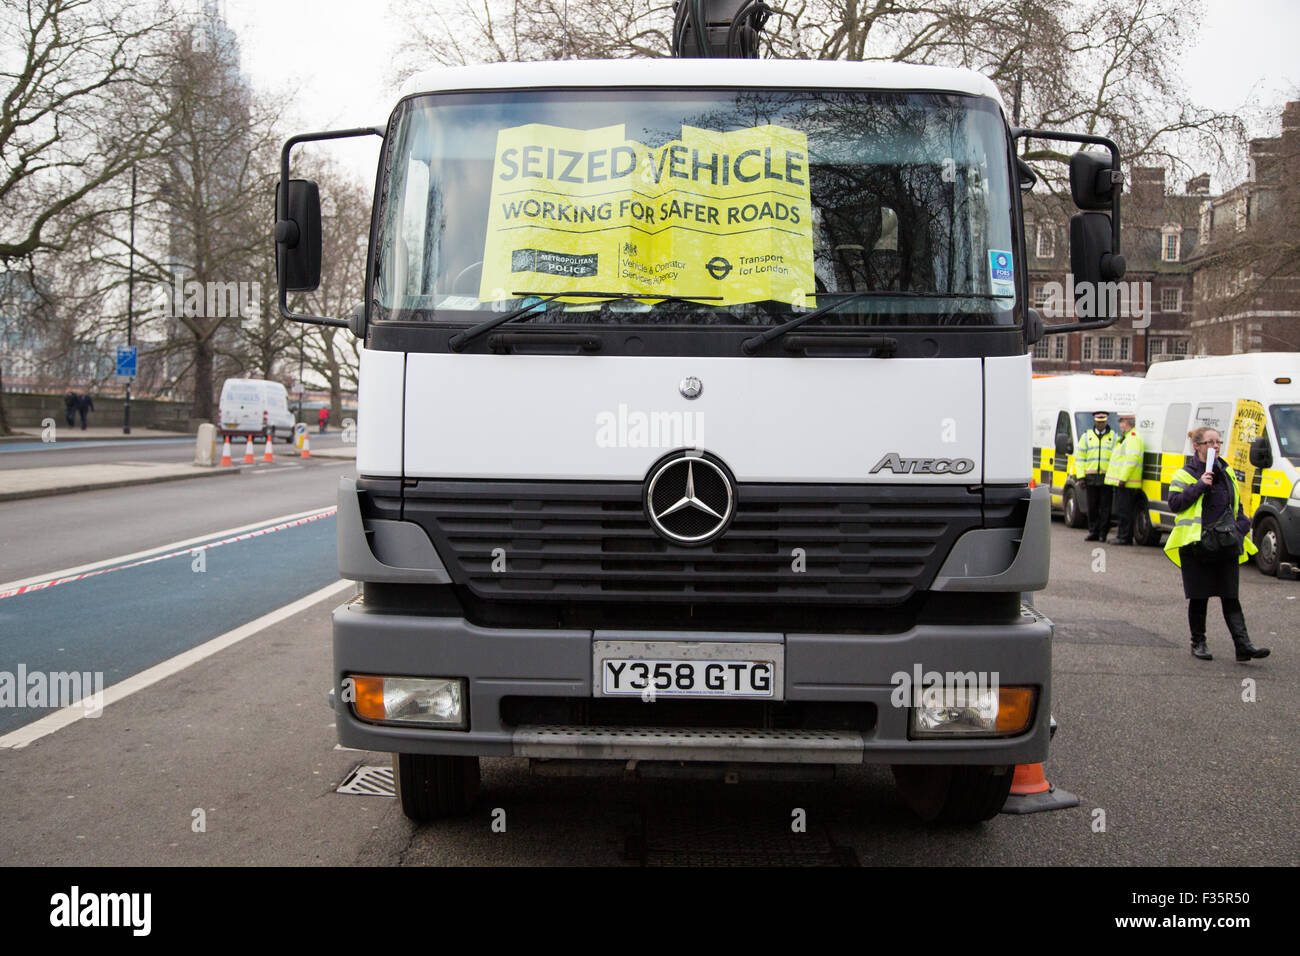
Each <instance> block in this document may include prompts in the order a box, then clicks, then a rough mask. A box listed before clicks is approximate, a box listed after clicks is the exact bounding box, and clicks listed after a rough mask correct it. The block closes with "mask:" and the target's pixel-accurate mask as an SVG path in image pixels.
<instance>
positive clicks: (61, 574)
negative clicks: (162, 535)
mask: <svg viewBox="0 0 1300 956" xmlns="http://www.w3.org/2000/svg"><path fill="white" fill-rule="evenodd" d="M334 508H335V505H328V506H326V507H324V508H312V509H311V510H310V511H299V512H297V513H296V514H291V515H280V516H279V517H278V518H265V519H263V520H262V521H254V522H253V523H252V524H245V525H240V526H239V527H238V528H227V529H226V530H225V531H213V532H211V533H210V534H204V535H199V536H198V537H197V538H186V539H185V540H184V541H173V542H172V543H171V544H164V545H159V546H158V547H156V548H146V549H145V550H144V551H136V552H134V553H132V554H120V555H118V556H117V557H115V558H105V559H104V560H102V561H93V562H91V563H90V564H83V565H81V566H79V567H75V568H64V569H63V570H62V571H47V572H45V573H44V574H34V575H32V576H31V577H30V578H22V579H21V580H18V581H7V582H6V583H4V584H0V592H2V591H12V590H14V589H15V588H21V587H24V586H26V585H28V584H37V583H39V582H41V581H50V580H53V579H54V578H66V577H70V576H71V575H74V574H80V573H81V572H83V571H93V570H95V569H96V568H104V567H108V565H110V564H117V563H118V562H126V561H134V560H135V559H136V558H148V557H152V556H153V555H155V554H163V553H165V552H167V551H174V550H178V549H180V548H184V547H186V546H188V545H191V544H198V543H199V542H201V541H211V540H213V539H214V538H225V537H229V536H230V535H232V534H240V533H241V532H244V531H252V530H253V529H254V528H262V527H266V526H267V525H274V524H281V523H283V522H285V521H294V520H296V519H298V518H306V517H307V516H308V515H318V514H321V513H322V512H325V511H332V510H334Z"/></svg>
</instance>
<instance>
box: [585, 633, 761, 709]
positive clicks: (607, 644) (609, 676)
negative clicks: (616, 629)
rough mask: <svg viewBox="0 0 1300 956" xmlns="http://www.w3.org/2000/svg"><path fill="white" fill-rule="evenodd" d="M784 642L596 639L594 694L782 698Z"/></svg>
mask: <svg viewBox="0 0 1300 956" xmlns="http://www.w3.org/2000/svg"><path fill="white" fill-rule="evenodd" d="M784 663H785V645H783V644H776V643H772V644H766V643H763V644H758V643H751V644H736V643H730V642H722V641H707V642H706V641H596V642H595V644H594V654H593V665H594V666H593V668H592V671H593V675H592V676H593V686H592V693H593V695H594V696H596V697H642V698H645V699H651V698H652V697H653V698H659V697H728V698H748V699H757V700H783V699H784V693H783V690H784V686H785V685H784V680H785V675H784V673H783V672H784Z"/></svg>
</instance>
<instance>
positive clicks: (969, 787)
mask: <svg viewBox="0 0 1300 956" xmlns="http://www.w3.org/2000/svg"><path fill="white" fill-rule="evenodd" d="M1012 769H1013V768H1011V767H967V766H917V765H914V764H895V765H894V767H893V771H894V785H895V786H896V787H897V789H898V795H899V796H900V797H902V798H903V802H904V803H906V804H907V805H908V807H909V808H911V810H912V811H913V812H914V813H915V814H916V815H917V816H919V817H920V818H921V819H922V820H925V821H926V822H927V823H979V822H981V821H983V820H988V819H990V818H992V817H995V816H997V814H998V812H999V811H1000V810H1001V809H1002V805H1003V804H1004V803H1006V801H1007V794H1008V793H1009V792H1010V791H1011V778H1012V777H1013V774H1012V772H1011V771H1012Z"/></svg>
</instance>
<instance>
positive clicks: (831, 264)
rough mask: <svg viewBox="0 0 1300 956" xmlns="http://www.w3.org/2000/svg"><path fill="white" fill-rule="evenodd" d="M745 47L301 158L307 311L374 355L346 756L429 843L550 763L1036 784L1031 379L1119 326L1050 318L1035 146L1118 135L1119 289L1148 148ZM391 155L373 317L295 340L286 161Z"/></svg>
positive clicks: (1110, 259) (458, 112) (1041, 517)
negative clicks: (1085, 338)
mask: <svg viewBox="0 0 1300 956" xmlns="http://www.w3.org/2000/svg"><path fill="white" fill-rule="evenodd" d="M698 6H699V5H698V4H696V5H692V4H686V3H683V4H680V5H678V8H677V10H678V13H679V15H684V13H685V14H689V11H690V9H691V8H692V7H697V8H698ZM738 6H739V4H738ZM744 9H746V10H751V11H752V10H756V9H762V7H761V5H753V4H747V5H746V6H745V8H744ZM740 15H741V14H739V13H738V14H737V16H738V17H739V16H740ZM688 26H689V25H684V26H682V27H681V28H680V29H678V30H675V31H674V39H675V43H676V41H678V40H681V38H683V37H687V36H690V35H691V34H690V30H689V28H688ZM741 26H742V24H741V20H739V19H738V20H737V21H735V23H733V24H732V27H731V28H728V27H727V26H726V24H723V26H722V27H721V28H719V29H718V30H715V29H714V26H713V25H712V24H710V26H709V30H710V31H711V34H716V37H717V38H720V42H724V43H725V45H726V46H730V45H732V41H733V40H734V39H735V37H736V36H737V32H738V31H739V33H740V35H742V36H744V35H749V34H748V32H747V31H749V27H748V26H746V27H744V28H743V29H742V28H741ZM732 56H735V57H737V58H732ZM732 56H729V55H728V51H727V49H723V50H722V51H721V52H718V53H717V54H716V58H693V57H691V58H681V59H673V60H666V61H665V60H659V59H644V60H620V61H614V62H601V61H577V60H570V61H564V62H556V63H543V62H530V63H500V64H490V65H483V66H474V67H463V68H454V69H439V70H432V71H428V72H424V73H420V74H418V75H416V76H415V77H413V78H412V79H410V80H409V81H408V83H407V84H406V87H405V89H404V91H403V93H402V96H401V98H400V101H399V102H398V103H397V105H396V108H395V109H394V111H393V113H392V115H391V117H390V118H389V120H388V122H387V124H386V125H385V126H379V127H367V128H358V129H354V130H340V131H327V132H321V133H313V134H303V135H300V136H296V137H293V138H292V139H290V140H289V141H288V142H287V143H286V145H285V148H284V151H283V153H282V158H281V182H282V184H287V187H288V188H282V189H281V192H280V193H279V196H278V201H277V215H276V226H275V230H276V233H275V234H276V240H277V266H278V275H279V281H280V286H279V303H280V309H281V313H282V314H283V315H284V316H285V317H286V318H288V319H290V320H295V321H307V322H316V323H322V322H323V323H326V324H335V325H342V324H346V325H347V327H349V328H350V329H351V330H352V331H353V333H354V334H356V335H357V336H358V337H359V338H361V339H362V341H363V344H364V348H362V349H361V372H360V394H359V401H358V406H359V410H360V416H361V417H360V421H359V423H358V426H359V435H358V447H357V468H356V470H357V476H358V477H356V478H350V479H344V480H343V481H342V482H341V487H340V491H339V511H338V536H339V537H338V552H339V567H340V572H341V574H342V575H343V576H344V577H347V578H351V579H353V580H356V581H359V582H361V586H362V594H361V595H360V597H359V598H354V599H352V600H349V601H348V602H347V603H346V604H344V605H343V606H341V607H340V608H338V609H337V610H336V611H335V614H334V640H333V649H334V677H335V680H334V687H333V692H332V698H333V706H334V709H335V717H336V725H337V728H338V735H339V741H340V743H342V744H343V745H344V746H348V747H355V748H359V749H364V750H372V751H388V752H391V753H393V754H394V766H395V771H396V774H395V779H396V785H397V791H398V794H399V796H400V798H401V803H402V809H403V812H405V813H406V814H407V816H409V817H411V818H412V819H417V820H424V819H432V818H436V817H441V816H445V815H448V814H452V813H461V812H465V810H466V809H467V808H468V806H469V805H470V802H471V801H472V799H473V795H474V793H475V790H476V788H477V785H478V781H479V761H480V758H483V757H524V758H528V759H529V760H530V762H531V766H532V768H533V770H534V771H535V772H537V773H539V774H547V773H551V774H564V773H569V774H572V773H583V774H588V773H595V772H604V773H611V774H617V775H638V774H645V775H647V776H648V775H665V774H682V775H687V776H712V777H714V778H716V779H719V780H723V779H725V780H735V779H737V778H743V777H746V776H748V775H749V774H751V772H752V774H753V775H754V776H755V777H756V778H764V777H766V778H767V779H771V778H772V777H773V776H776V775H780V776H784V777H787V778H788V777H789V776H790V775H800V774H809V773H820V772H822V771H825V770H828V769H831V768H834V767H838V766H844V765H861V764H863V763H875V764H883V765H889V766H891V767H892V768H893V773H894V776H895V780H896V782H897V784H898V789H899V792H900V794H901V795H902V796H903V799H904V800H905V801H906V802H907V803H908V804H909V805H910V806H911V807H913V808H914V809H915V810H916V811H917V813H918V814H919V815H921V816H922V817H923V818H925V819H929V820H948V821H966V822H971V821H975V820H982V819H987V818H988V817H990V816H992V815H993V814H996V813H997V812H998V811H999V809H1000V808H1001V807H1002V806H1003V803H1004V801H1005V800H1006V799H1007V795H1008V793H1009V790H1010V787H1011V778H1012V771H1013V768H1014V767H1015V766H1016V765H1020V764H1033V763H1038V762H1041V761H1042V760H1043V759H1044V757H1045V756H1046V753H1047V747H1048V740H1049V737H1050V730H1051V723H1052V722H1051V716H1050V706H1051V647H1052V625H1051V622H1050V621H1049V620H1048V619H1047V618H1045V617H1044V616H1043V615H1042V614H1040V613H1038V612H1037V611H1035V610H1034V609H1033V608H1032V607H1028V606H1026V605H1024V604H1023V603H1022V600H1021V598H1022V594H1023V593H1024V592H1027V591H1034V590H1040V589H1042V588H1043V587H1044V586H1045V585H1046V582H1047V574H1048V547H1049V539H1050V534H1049V529H1050V521H1051V518H1050V513H1049V511H1048V501H1047V498H1046V495H1047V489H1032V488H1031V487H1030V478H1031V477H1032V475H1031V468H1030V465H1031V461H1030V454H1029V445H1030V442H1029V435H1030V403H1029V394H1030V388H1029V385H1030V354H1029V353H1030V350H1031V348H1032V346H1033V343H1034V342H1036V341H1037V340H1038V339H1039V338H1041V337H1042V335H1044V334H1061V333H1062V332H1073V331H1079V330H1081V329H1083V328H1095V327H1102V326H1105V325H1109V324H1111V323H1112V322H1113V319H1104V318H1103V319H1099V320H1097V322H1096V323H1093V324H1090V323H1076V324H1073V325H1069V326H1056V327H1052V328H1051V329H1045V328H1044V324H1043V322H1042V319H1041V318H1040V317H1039V316H1038V314H1037V313H1036V312H1034V311H1033V310H1032V309H1030V308H1029V307H1028V305H1029V303H1028V302H1027V295H1026V292H1027V286H1026V282H1027V273H1026V260H1027V256H1026V252H1025V238H1024V229H1023V209H1022V205H1021V192H1022V190H1023V189H1027V188H1029V187H1030V186H1032V184H1033V182H1034V179H1035V175H1034V173H1033V172H1032V171H1031V170H1030V169H1029V168H1028V166H1026V165H1024V164H1023V163H1021V162H1018V161H1017V157H1016V151H1015V149H1014V143H1015V137H1017V136H1025V135H1033V136H1035V137H1038V136H1042V137H1046V138H1053V139H1058V140H1073V141H1075V142H1085V143H1090V144H1095V145H1099V146H1101V147H1102V148H1101V149H1091V150H1087V151H1082V150H1081V151H1080V152H1078V153H1076V154H1075V155H1074V158H1073V159H1072V160H1071V172H1072V175H1071V190H1072V196H1073V197H1074V201H1075V204H1076V205H1077V206H1078V207H1079V208H1080V209H1081V210H1087V211H1083V212H1080V213H1079V214H1078V215H1076V217H1075V221H1074V222H1073V223H1072V236H1073V237H1074V239H1073V242H1072V250H1071V251H1072V256H1073V259H1074V262H1075V265H1074V268H1073V271H1074V273H1075V274H1076V275H1079V274H1080V273H1081V272H1082V273H1083V274H1085V275H1091V276H1092V277H1093V278H1092V279H1091V280H1089V281H1102V279H1103V278H1105V279H1109V278H1118V275H1117V273H1118V274H1122V272H1123V262H1122V258H1121V257H1120V256H1119V246H1118V213H1119V201H1120V199H1119V197H1120V189H1119V188H1118V183H1119V182H1120V174H1119V168H1120V167H1119V163H1120V156H1119V151H1118V149H1117V148H1116V147H1115V145H1114V143H1112V142H1110V141H1109V140H1106V139H1104V138H1102V137H1097V136H1092V135H1090V134H1062V133H1041V132H1035V131H1025V130H1017V129H1013V128H1012V127H1011V124H1010V123H1009V122H1008V116H1007V113H1006V110H1005V108H1004V105H1003V103H1002V101H1001V97H1000V94H999V92H998V89H997V87H996V86H995V85H994V83H993V82H992V81H990V80H989V79H987V78H986V77H984V76H981V75H979V74H977V73H974V72H971V71H967V70H959V69H946V68H939V67H922V66H910V65H901V64H879V63H856V62H854V63H850V62H819V61H779V60H776V61H773V60H764V61H761V62H760V61H755V60H750V59H745V58H740V57H739V55H738V54H733V55H732ZM364 135H378V136H382V138H383V155H382V159H381V161H380V163H379V169H378V180H377V185H376V195H375V211H374V217H373V224H372V227H371V235H370V254H369V255H368V257H367V260H366V261H367V263H368V272H367V277H366V295H365V305H364V308H363V309H361V310H358V311H356V312H354V313H353V315H352V318H351V319H349V320H348V321H347V322H346V323H344V322H342V321H340V320H337V319H332V318H331V317H326V316H302V315H298V314H296V313H294V312H292V311H290V310H289V308H288V306H287V295H288V292H289V291H302V290H309V289H312V288H315V287H316V285H317V284H318V283H319V279H320V271H321V270H320V249H321V245H320V236H319V226H320V197H319V194H318V191H317V187H316V185H315V184H314V183H312V182H310V181H305V180H292V179H291V177H290V175H289V174H290V169H289V164H290V151H291V149H292V148H293V146H294V145H295V144H297V143H300V142H305V141H311V140H326V139H336V138H341V137H344V136H364ZM1102 210H1105V211H1104V212H1103V211H1102ZM981 675H982V677H981ZM981 680H984V681H985V683H983V684H981V683H980V681H981ZM994 682H996V686H994ZM963 688H965V689H963Z"/></svg>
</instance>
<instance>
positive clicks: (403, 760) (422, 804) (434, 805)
mask: <svg viewBox="0 0 1300 956" xmlns="http://www.w3.org/2000/svg"><path fill="white" fill-rule="evenodd" d="M478 784H479V768H478V757H445V756H435V755H431V754H393V785H394V788H395V789H396V790H397V796H398V799H400V800H401V801H402V812H403V813H404V814H406V815H407V816H408V817H409V818H410V819H412V820H414V821H415V822H416V823H425V822H427V821H430V820H441V819H442V818H444V817H454V816H460V815H461V814H464V813H468V812H469V809H470V807H472V806H473V805H474V799H475V797H477V796H478Z"/></svg>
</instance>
